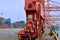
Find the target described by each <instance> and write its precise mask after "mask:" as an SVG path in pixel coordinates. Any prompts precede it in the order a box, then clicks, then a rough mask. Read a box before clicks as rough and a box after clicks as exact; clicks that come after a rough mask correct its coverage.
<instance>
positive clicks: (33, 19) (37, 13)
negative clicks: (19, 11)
mask: <svg viewBox="0 0 60 40" xmlns="http://www.w3.org/2000/svg"><path fill="white" fill-rule="evenodd" d="M50 1H51V0H25V7H24V9H25V12H26V28H25V29H24V30H21V31H20V32H19V33H18V39H19V40H34V39H35V38H38V40H41V38H42V34H43V27H44V25H45V24H48V27H49V28H50V27H51V19H50V17H52V16H50V12H51V11H60V6H50V5H51V4H50V3H49V2H50ZM51 2H54V1H51Z"/></svg>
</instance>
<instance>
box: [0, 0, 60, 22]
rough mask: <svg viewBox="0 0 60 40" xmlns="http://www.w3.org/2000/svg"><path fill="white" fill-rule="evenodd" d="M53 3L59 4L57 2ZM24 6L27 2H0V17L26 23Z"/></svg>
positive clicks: (0, 0) (9, 0)
mask: <svg viewBox="0 0 60 40" xmlns="http://www.w3.org/2000/svg"><path fill="white" fill-rule="evenodd" d="M53 1H56V2H59V1H57V0H53ZM24 4H25V0H0V17H4V18H5V19H8V18H11V21H12V22H16V21H21V20H22V21H25V22H26V13H25V10H24ZM52 4H53V3H52ZM53 5H55V4H53ZM1 13H3V15H1ZM53 13H54V14H53ZM57 13H59V14H57ZM51 15H60V12H52V13H51Z"/></svg>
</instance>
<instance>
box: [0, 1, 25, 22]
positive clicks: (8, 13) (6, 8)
mask: <svg viewBox="0 0 60 40" xmlns="http://www.w3.org/2000/svg"><path fill="white" fill-rule="evenodd" d="M1 13H3V15H1ZM0 17H4V18H5V19H7V18H11V20H12V22H16V21H21V20H23V21H25V20H26V17H25V11H24V0H0Z"/></svg>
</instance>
